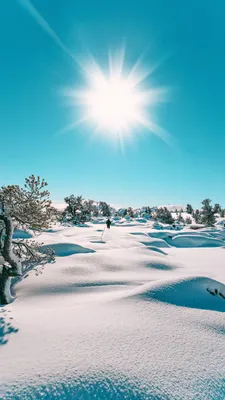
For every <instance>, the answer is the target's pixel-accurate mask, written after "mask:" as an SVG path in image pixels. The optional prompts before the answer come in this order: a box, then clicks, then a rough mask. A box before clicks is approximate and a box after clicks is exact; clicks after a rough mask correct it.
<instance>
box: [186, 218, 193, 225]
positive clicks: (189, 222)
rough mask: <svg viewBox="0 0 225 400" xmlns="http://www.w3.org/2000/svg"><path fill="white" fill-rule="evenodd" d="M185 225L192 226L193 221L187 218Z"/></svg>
mask: <svg viewBox="0 0 225 400" xmlns="http://www.w3.org/2000/svg"><path fill="white" fill-rule="evenodd" d="M185 224H186V225H191V224H192V220H191V218H190V217H187V218H186V219H185Z"/></svg>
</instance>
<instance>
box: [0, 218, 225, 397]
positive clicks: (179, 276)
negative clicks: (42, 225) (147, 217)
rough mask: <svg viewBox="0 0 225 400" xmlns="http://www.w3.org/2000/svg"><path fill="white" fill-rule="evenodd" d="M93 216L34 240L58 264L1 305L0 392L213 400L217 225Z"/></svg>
mask: <svg viewBox="0 0 225 400" xmlns="http://www.w3.org/2000/svg"><path fill="white" fill-rule="evenodd" d="M103 222H104V221H102V220H100V223H98V221H95V223H93V224H88V226H89V228H88V229H87V228H86V227H66V226H62V225H56V226H55V227H53V228H52V229H51V230H49V231H47V232H45V233H43V234H42V235H40V236H38V237H37V240H38V241H40V243H42V242H44V246H47V247H49V246H50V247H52V248H53V249H54V250H55V253H56V262H55V263H53V264H48V265H46V266H45V267H44V268H43V267H41V266H40V267H37V268H35V269H34V270H31V271H29V272H28V273H27V275H26V276H25V279H23V280H22V281H21V282H20V283H18V284H17V285H16V286H15V287H14V290H15V294H16V297H17V298H16V300H15V301H14V302H13V303H11V304H10V305H8V306H5V307H2V308H0V353H1V355H0V357H1V363H0V398H2V399H4V400H9V399H10V400H12V399H13V400H20V399H23V400H28V399H29V400H32V399H44V400H51V399H65V400H69V399H78V400H89V399H90V400H92V399H99V400H104V399H105V400H108V399H112V400H117V399H121V400H122V399H129V400H133V399H138V400H141V399H146V400H153V399H154V400H155V399H156V400H157V399H159V400H167V399H168V400H170V399H174V400H183V399H185V400H186V399H187V400H191V399H197V400H212V399H213V400H223V399H224V398H225V325H224V318H225V248H224V246H225V231H224V230H223V228H222V227H220V226H219V225H218V226H217V227H216V228H210V229H202V230H200V231H199V230H198V231H197V232H195V231H191V230H190V229H184V230H182V231H179V232H176V231H169V230H168V231H166V230H162V231H159V230H158V231H157V230H154V229H153V228H152V225H153V222H150V221H147V222H146V221H144V220H142V219H141V220H140V219H138V220H133V221H131V222H129V221H128V220H124V222H123V223H122V224H119V221H118V222H116V221H115V226H113V227H111V229H110V230H105V231H104V232H103V229H104V227H103V225H102V223H103ZM102 235H103V237H102Z"/></svg>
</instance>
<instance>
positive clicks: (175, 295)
mask: <svg viewBox="0 0 225 400" xmlns="http://www.w3.org/2000/svg"><path fill="white" fill-rule="evenodd" d="M134 292H135V291H134ZM135 295H136V296H138V297H140V298H143V299H144V300H158V301H160V302H164V303H168V304H173V305H175V306H179V307H189V308H198V309H202V310H212V311H220V312H225V285H224V284H222V283H220V282H218V281H215V280H213V279H210V278H207V277H198V276H197V277H187V278H181V279H173V280H164V281H158V282H156V283H152V282H151V283H147V284H145V285H143V286H141V287H140V288H139V289H136V293H135Z"/></svg>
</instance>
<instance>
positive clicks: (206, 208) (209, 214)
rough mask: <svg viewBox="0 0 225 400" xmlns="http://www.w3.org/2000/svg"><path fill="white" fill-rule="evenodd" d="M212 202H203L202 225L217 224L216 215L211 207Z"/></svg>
mask: <svg viewBox="0 0 225 400" xmlns="http://www.w3.org/2000/svg"><path fill="white" fill-rule="evenodd" d="M210 203H211V200H210V199H205V200H203V201H202V213H201V217H202V223H203V224H205V225H207V226H213V225H214V224H215V222H216V218H215V215H214V214H215V213H214V210H213V208H212V206H211V204H210Z"/></svg>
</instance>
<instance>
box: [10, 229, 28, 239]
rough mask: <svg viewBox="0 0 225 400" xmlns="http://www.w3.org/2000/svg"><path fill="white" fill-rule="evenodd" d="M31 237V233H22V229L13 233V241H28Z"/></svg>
mask: <svg viewBox="0 0 225 400" xmlns="http://www.w3.org/2000/svg"><path fill="white" fill-rule="evenodd" d="M32 237H33V236H32V235H31V233H29V232H27V231H23V230H22V229H16V230H15V231H14V233H13V239H30V238H32Z"/></svg>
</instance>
